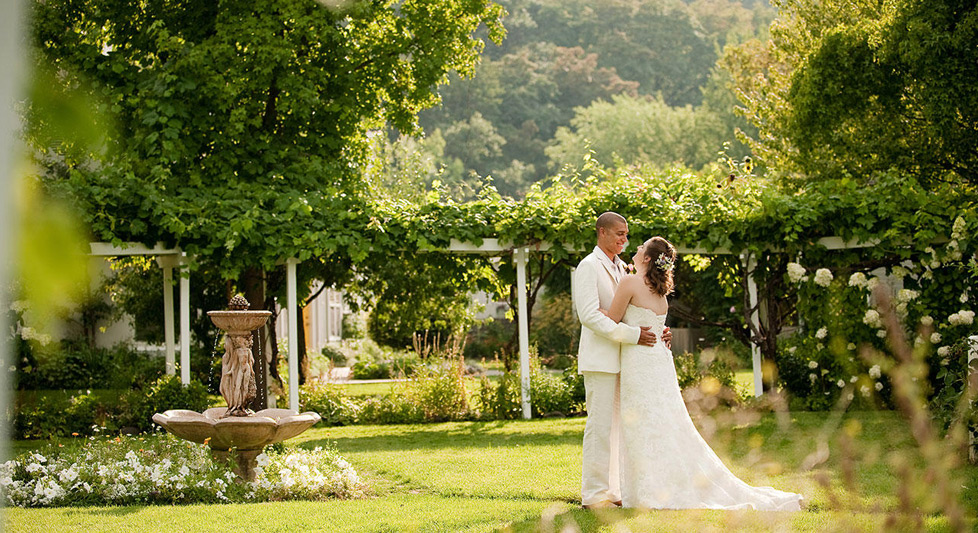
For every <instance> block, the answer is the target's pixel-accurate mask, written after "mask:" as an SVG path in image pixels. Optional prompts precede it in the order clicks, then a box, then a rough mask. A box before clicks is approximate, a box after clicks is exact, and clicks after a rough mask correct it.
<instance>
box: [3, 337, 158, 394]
mask: <svg viewBox="0 0 978 533" xmlns="http://www.w3.org/2000/svg"><path fill="white" fill-rule="evenodd" d="M28 355H29V357H25V358H24V359H26V360H27V361H28V362H27V363H23V362H22V363H21V364H20V365H19V366H18V371H17V376H16V380H17V388H18V389H20V390H72V389H75V390H78V389H93V388H100V389H106V388H111V389H125V388H129V387H132V386H142V385H145V384H147V383H149V382H151V381H153V380H154V379H156V378H157V377H159V376H161V375H163V373H164V360H163V358H161V357H158V356H155V355H153V354H149V353H144V352H138V351H136V350H133V349H131V348H130V347H128V346H126V345H118V346H114V347H112V348H99V347H91V346H88V345H87V344H85V343H82V342H76V341H62V342H56V343H50V344H48V345H37V346H34V347H33V348H32V349H31V351H30V352H29V354H28Z"/></svg>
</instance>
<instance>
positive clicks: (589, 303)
mask: <svg viewBox="0 0 978 533" xmlns="http://www.w3.org/2000/svg"><path fill="white" fill-rule="evenodd" d="M615 259H616V260H617V262H616V263H612V262H611V259H608V256H607V255H606V254H605V253H604V252H603V251H601V248H598V247H595V248H594V251H593V252H591V254H590V255H588V256H587V257H585V258H584V259H583V260H582V261H581V264H579V265H577V270H575V271H574V303H575V307H576V308H577V317H578V318H579V319H580V321H581V342H580V346H579V347H578V350H577V371H578V372H611V373H618V372H619V371H620V369H621V344H622V343H627V344H638V338H639V335H641V333H642V331H641V330H640V329H639V328H637V327H635V326H629V325H628V324H625V323H623V322H622V323H618V322H615V321H614V320H612V319H610V318H608V317H607V316H605V315H604V313H602V312H601V311H599V310H598V309H606V310H607V309H609V308H610V307H611V300H613V299H614V297H615V289H617V288H618V282H619V281H620V280H621V277H622V276H624V275H625V268H624V263H623V262H622V261H621V260H620V259H618V258H617V257H616V258H615Z"/></svg>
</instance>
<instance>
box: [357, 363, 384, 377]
mask: <svg viewBox="0 0 978 533" xmlns="http://www.w3.org/2000/svg"><path fill="white" fill-rule="evenodd" d="M350 375H351V376H352V377H353V379H390V377H391V370H390V366H389V365H388V364H387V363H383V362H381V363H375V362H373V361H358V362H357V363H356V364H354V365H353V366H352V367H350Z"/></svg>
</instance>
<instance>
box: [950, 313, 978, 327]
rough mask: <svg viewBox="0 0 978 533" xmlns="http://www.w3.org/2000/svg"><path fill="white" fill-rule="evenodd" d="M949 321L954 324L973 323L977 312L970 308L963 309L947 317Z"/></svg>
mask: <svg viewBox="0 0 978 533" xmlns="http://www.w3.org/2000/svg"><path fill="white" fill-rule="evenodd" d="M947 321H948V322H949V323H950V324H951V325H952V326H967V325H971V324H972V323H973V322H974V321H975V312H974V311H970V310H965V309H962V310H961V311H958V312H957V313H954V314H952V315H950V316H949V317H947Z"/></svg>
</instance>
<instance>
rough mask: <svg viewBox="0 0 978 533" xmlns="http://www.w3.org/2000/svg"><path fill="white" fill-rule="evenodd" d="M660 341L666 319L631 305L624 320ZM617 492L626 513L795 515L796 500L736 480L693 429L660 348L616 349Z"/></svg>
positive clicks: (796, 496)
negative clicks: (641, 510) (618, 401)
mask: <svg viewBox="0 0 978 533" xmlns="http://www.w3.org/2000/svg"><path fill="white" fill-rule="evenodd" d="M622 320H623V321H624V322H625V323H627V324H630V325H633V326H651V327H652V332H653V333H655V334H656V336H657V337H661V335H662V330H663V327H664V326H665V322H666V315H659V314H656V313H655V312H653V311H652V310H651V309H646V308H644V307H636V306H634V305H629V306H628V309H627V310H626V311H625V316H624V317H623V319H622ZM621 430H622V454H621V492H622V504H623V505H624V506H625V507H641V508H649V509H757V510H766V511H797V510H799V509H800V508H801V499H802V497H801V495H800V494H793V493H789V492H782V491H780V490H777V489H773V488H771V487H752V486H750V485H748V484H747V483H744V482H743V481H741V480H740V479H739V478H737V476H735V475H734V474H733V473H732V472H731V471H730V470H729V469H728V468H727V467H726V466H724V464H723V462H722V461H720V458H719V457H717V455H716V453H714V452H713V450H712V449H711V448H710V446H709V444H707V443H706V441H705V440H703V437H701V436H700V434H699V431H697V429H696V426H694V425H693V421H692V419H690V417H689V412H688V411H687V410H686V404H685V403H684V402H683V397H682V393H681V391H680V389H679V381H678V379H677V377H676V367H675V365H674V363H673V359H672V352H671V351H670V350H669V349H668V348H666V346H665V344H663V343H661V342H658V343H656V344H655V345H654V346H651V347H649V346H638V345H623V346H622V350H621Z"/></svg>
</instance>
